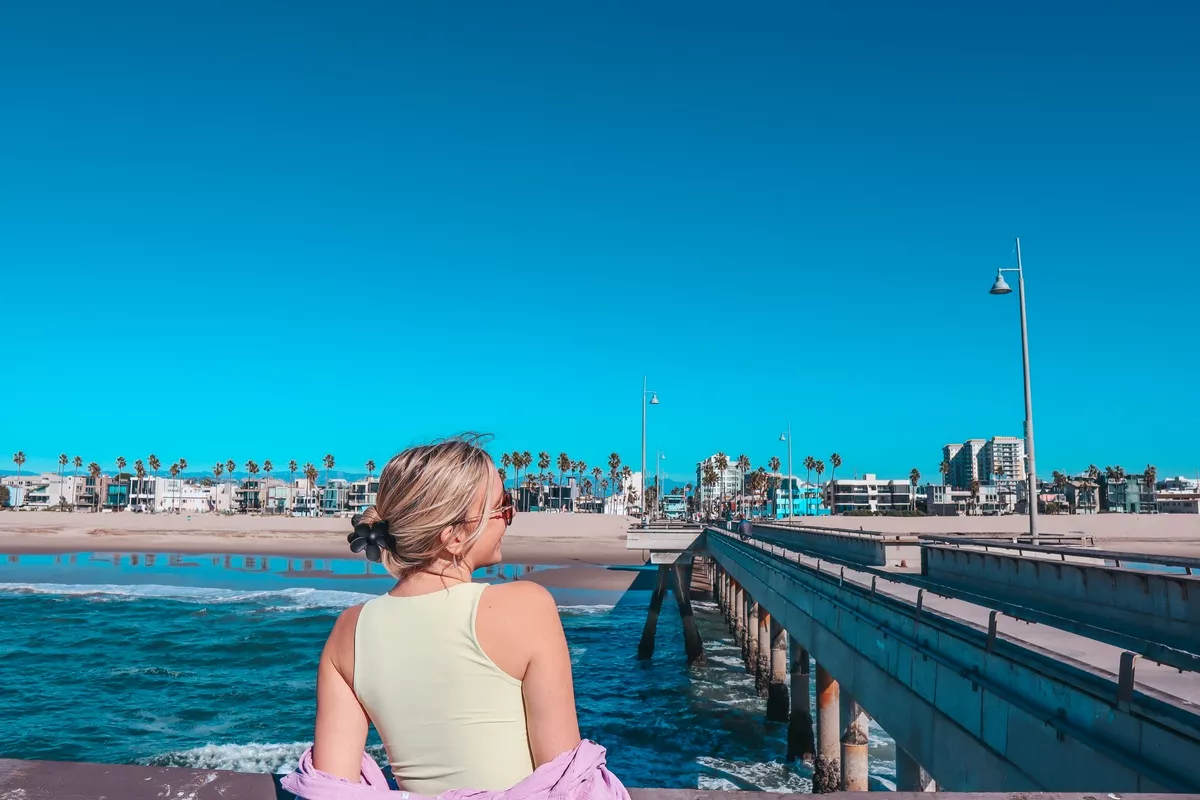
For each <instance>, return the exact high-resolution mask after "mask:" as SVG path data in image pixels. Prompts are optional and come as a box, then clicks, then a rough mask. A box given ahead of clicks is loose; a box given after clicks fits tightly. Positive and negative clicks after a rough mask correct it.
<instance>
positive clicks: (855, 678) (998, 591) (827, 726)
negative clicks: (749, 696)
mask: <svg viewBox="0 0 1200 800" xmlns="http://www.w3.org/2000/svg"><path fill="white" fill-rule="evenodd" d="M1039 539H1040V541H1039V542H1038V543H1037V544H1034V543H1032V542H1027V541H1022V540H1021V537H1005V538H1003V539H998V538H994V537H993V538H988V539H978V538H975V539H971V538H969V537H915V536H893V535H887V536H885V535H881V534H872V533H869V532H857V531H848V530H847V531H834V532H832V533H831V532H829V531H828V530H819V531H809V530H804V529H803V528H801V527H798V526H786V525H776V524H765V525H756V526H755V527H754V533H753V535H752V536H751V537H748V538H747V539H746V540H742V539H741V538H740V537H738V536H736V535H734V534H732V533H730V532H729V531H727V530H725V529H724V528H720V527H712V526H710V527H706V528H704V529H703V530H701V531H695V532H688V533H686V534H685V533H684V532H681V531H677V532H672V533H670V534H669V535H665V534H658V533H655V532H652V531H633V532H631V536H630V547H633V546H634V545H635V544H638V545H641V546H644V547H646V549H647V550H650V551H652V552H651V553H650V557H651V562H652V563H655V561H654V559H657V560H658V562H657V563H675V562H676V561H679V560H683V561H686V562H687V563H693V564H704V565H705V568H706V569H708V570H709V572H710V579H711V581H712V587H713V591H714V594H715V596H716V599H717V603H718V605H719V608H720V611H721V613H722V615H723V616H724V618H725V619H726V620H727V622H728V625H729V629H730V632H731V634H732V635H733V637H734V639H735V641H736V642H737V644H738V645H740V647H741V650H742V653H743V657H744V660H745V663H746V669H747V670H748V671H750V672H752V673H753V674H754V675H755V678H756V681H755V685H756V688H757V690H758V691H759V692H760V694H763V696H765V697H767V698H768V714H767V718H768V720H770V721H775V722H783V721H785V720H786V721H787V724H788V747H787V750H788V752H787V753H786V754H781V756H782V755H786V757H787V758H789V759H795V758H800V759H805V760H811V762H812V764H813V770H814V790H815V791H819V792H832V791H838V790H850V791H856V790H862V789H866V788H867V786H866V757H867V754H866V742H867V740H866V724H867V720H868V715H869V717H870V718H873V719H874V720H875V721H876V722H877V723H878V724H879V725H880V726H882V727H883V728H884V729H885V730H886V731H887V732H888V733H889V735H891V737H892V738H893V739H894V741H895V742H896V748H897V764H896V773H897V780H898V788H899V789H900V790H901V791H912V792H924V791H930V790H932V789H934V788H935V787H936V789H938V790H951V791H958V792H996V791H1004V792H1038V791H1056V792H1063V791H1066V792H1085V791H1092V792H1100V791H1103V792H1120V793H1130V792H1143V793H1145V792H1150V793H1155V792H1195V791H1198V790H1200V774H1197V772H1196V770H1195V767H1194V765H1195V764H1197V763H1200V674H1198V672H1197V664H1198V663H1200V662H1197V653H1196V652H1195V651H1196V650H1200V578H1197V577H1196V575H1195V574H1193V573H1194V572H1195V569H1194V568H1195V567H1200V564H1198V563H1193V562H1190V561H1188V560H1186V559H1184V560H1180V559H1158V558H1157V557H1155V556H1143V555H1137V554H1128V553H1124V554H1120V557H1121V558H1123V559H1124V561H1123V562H1122V565H1121V566H1117V565H1116V563H1115V562H1116V561H1117V559H1114V558H1113V557H1112V556H1113V554H1111V553H1107V552H1105V551H1093V550H1090V549H1089V548H1088V545H1090V544H1091V542H1090V541H1089V540H1086V538H1071V537H1065V538H1064V539H1063V540H1059V541H1055V540H1054V538H1053V537H1047V536H1042V537H1039ZM1051 542H1053V544H1052V543H1051ZM672 548H674V549H675V551H674V553H672V552H671V549H672ZM672 555H674V560H672ZM1159 561H1162V562H1166V561H1170V562H1172V563H1170V564H1167V563H1157V562H1159ZM1185 561H1186V562H1187V563H1183V562H1185ZM1110 562H1114V563H1110ZM1175 562H1179V563H1175ZM1167 568H1171V569H1174V570H1175V572H1167V571H1164V570H1165V569H1167ZM810 659H811V662H810ZM689 660H690V657H689ZM814 674H815V682H816V697H817V700H816V708H815V709H810V708H809V707H808V702H809V701H808V685H809V682H810V680H813V679H814V677H813V676H814ZM785 676H786V678H785ZM789 694H790V695H791V696H790V697H789ZM785 709H786V715H785V713H784V710H785Z"/></svg>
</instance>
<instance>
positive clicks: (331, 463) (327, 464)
mask: <svg viewBox="0 0 1200 800" xmlns="http://www.w3.org/2000/svg"><path fill="white" fill-rule="evenodd" d="M324 464H325V485H326V486H328V485H329V470H331V469H333V466H334V461H333V456H332V455H331V454H328V453H326V455H325V461H324Z"/></svg>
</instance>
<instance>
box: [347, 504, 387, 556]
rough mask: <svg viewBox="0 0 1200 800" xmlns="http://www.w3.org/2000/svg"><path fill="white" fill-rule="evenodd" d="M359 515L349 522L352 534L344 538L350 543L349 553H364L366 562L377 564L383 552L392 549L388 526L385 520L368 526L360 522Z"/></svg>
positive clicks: (360, 517)
mask: <svg viewBox="0 0 1200 800" xmlns="http://www.w3.org/2000/svg"><path fill="white" fill-rule="evenodd" d="M361 519H362V515H361V514H355V515H354V517H353V518H352V519H351V520H350V523H351V524H352V525H353V526H354V532H353V533H351V534H350V535H349V536H347V537H346V541H347V542H349V543H350V552H352V553H362V552H364V551H365V553H366V556H367V560H368V561H374V562H375V563H376V564H378V563H379V561H380V558H381V557H382V554H383V551H384V550H385V549H386V550H390V549H391V547H392V540H393V539H392V534H391V533H389V532H388V524H387V520H386V519H381V520H379V521H378V522H375V523H372V524H370V525H368V524H367V523H365V522H361V521H360V520H361Z"/></svg>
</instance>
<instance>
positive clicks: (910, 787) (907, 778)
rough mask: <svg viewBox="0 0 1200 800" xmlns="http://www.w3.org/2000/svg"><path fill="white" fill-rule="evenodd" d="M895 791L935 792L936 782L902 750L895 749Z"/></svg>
mask: <svg viewBox="0 0 1200 800" xmlns="http://www.w3.org/2000/svg"><path fill="white" fill-rule="evenodd" d="M896 791H897V792H936V791H937V782H936V781H934V779H933V777H932V776H931V775H930V774H929V773H928V772H926V771H925V768H924V767H922V766H921V765H920V764H918V763H917V760H916V759H915V758H913V757H912V756H910V755H909V754H908V753H907V752H905V751H904V749H902V748H900V747H897V748H896Z"/></svg>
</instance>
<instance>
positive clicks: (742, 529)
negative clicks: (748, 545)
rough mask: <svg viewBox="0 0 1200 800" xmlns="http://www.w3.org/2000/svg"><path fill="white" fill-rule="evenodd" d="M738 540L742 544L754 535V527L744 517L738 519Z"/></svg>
mask: <svg viewBox="0 0 1200 800" xmlns="http://www.w3.org/2000/svg"><path fill="white" fill-rule="evenodd" d="M737 532H738V538H739V539H741V540H742V541H743V542H744V541H746V540H747V539H749V538H750V537H751V536H752V535H753V534H754V526H753V525H751V524H750V520H748V519H746V518H745V517H742V516H739V517H738V526H737Z"/></svg>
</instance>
